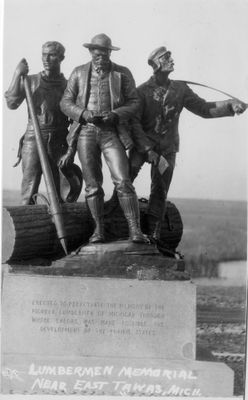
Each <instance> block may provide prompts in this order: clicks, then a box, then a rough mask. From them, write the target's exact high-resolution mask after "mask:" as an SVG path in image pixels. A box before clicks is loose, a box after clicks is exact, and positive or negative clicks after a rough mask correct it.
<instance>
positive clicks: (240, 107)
mask: <svg viewBox="0 0 248 400" xmlns="http://www.w3.org/2000/svg"><path fill="white" fill-rule="evenodd" d="M184 107H185V108H187V110H189V111H191V112H193V113H194V114H196V115H199V116H200V117H203V118H219V117H230V116H233V115H234V114H235V113H236V114H240V113H242V112H243V111H245V109H246V105H245V104H244V103H242V102H239V101H238V100H233V99H229V100H224V101H215V102H208V101H206V100H204V99H202V98H201V97H199V96H198V95H197V94H196V93H194V92H193V90H191V89H190V88H189V87H188V86H187V85H186V84H185V92H184Z"/></svg>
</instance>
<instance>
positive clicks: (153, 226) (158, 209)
mask: <svg viewBox="0 0 248 400" xmlns="http://www.w3.org/2000/svg"><path fill="white" fill-rule="evenodd" d="M164 157H165V158H166V160H167V162H168V164H169V166H168V167H167V169H166V170H165V172H164V173H163V174H162V175H161V174H160V172H159V170H158V168H157V166H154V165H152V167H151V194H150V198H149V203H148V229H149V236H150V237H151V239H152V240H154V241H158V240H159V239H160V230H161V223H162V221H163V219H164V216H165V213H166V199H167V195H168V191H169V187H170V184H171V180H172V176H173V171H174V167H175V159H176V154H175V153H170V154H167V155H165V156H164Z"/></svg>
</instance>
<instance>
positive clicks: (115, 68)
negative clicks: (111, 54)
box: [112, 62, 133, 78]
mask: <svg viewBox="0 0 248 400" xmlns="http://www.w3.org/2000/svg"><path fill="white" fill-rule="evenodd" d="M112 70H113V71H116V72H120V73H121V74H123V75H126V76H129V77H132V78H133V74H132V72H131V71H130V69H129V68H127V67H124V65H119V64H116V63H113V62H112Z"/></svg>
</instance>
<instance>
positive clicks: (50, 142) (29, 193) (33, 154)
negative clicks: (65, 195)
mask: <svg viewBox="0 0 248 400" xmlns="http://www.w3.org/2000/svg"><path fill="white" fill-rule="evenodd" d="M41 134H42V139H43V143H44V146H45V149H46V151H47V155H48V159H49V163H50V166H51V170H52V174H53V179H54V183H55V187H56V190H57V193H58V195H59V198H60V178H59V169H58V166H57V163H58V160H59V158H60V157H61V156H62V155H63V154H64V153H65V152H66V149H67V144H66V141H65V137H66V134H67V130H66V131H65V132H62V131H61V132H58V133H57V134H55V133H54V132H49V131H41ZM21 156H22V172H23V177H22V184H21V195H22V204H23V205H28V204H34V203H35V201H34V199H33V196H34V195H35V194H37V193H38V188H39V185H40V181H41V176H42V169H41V164H40V158H39V154H38V149H37V145H36V139H35V135H34V132H32V131H28V132H26V133H25V136H24V140H23V145H22V150H21Z"/></svg>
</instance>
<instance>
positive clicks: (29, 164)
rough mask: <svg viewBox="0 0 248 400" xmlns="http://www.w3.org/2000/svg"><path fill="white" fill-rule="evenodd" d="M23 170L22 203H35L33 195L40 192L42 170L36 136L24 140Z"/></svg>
mask: <svg viewBox="0 0 248 400" xmlns="http://www.w3.org/2000/svg"><path fill="white" fill-rule="evenodd" d="M22 172H23V177H22V184H21V195H22V205H29V204H35V201H34V199H33V195H35V194H37V193H38V189H39V184H40V181H41V175H42V170H41V165H40V159H39V154H38V150H37V146H36V141H35V137H34V136H31V135H30V136H27V137H25V138H24V141H23V147H22Z"/></svg>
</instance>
